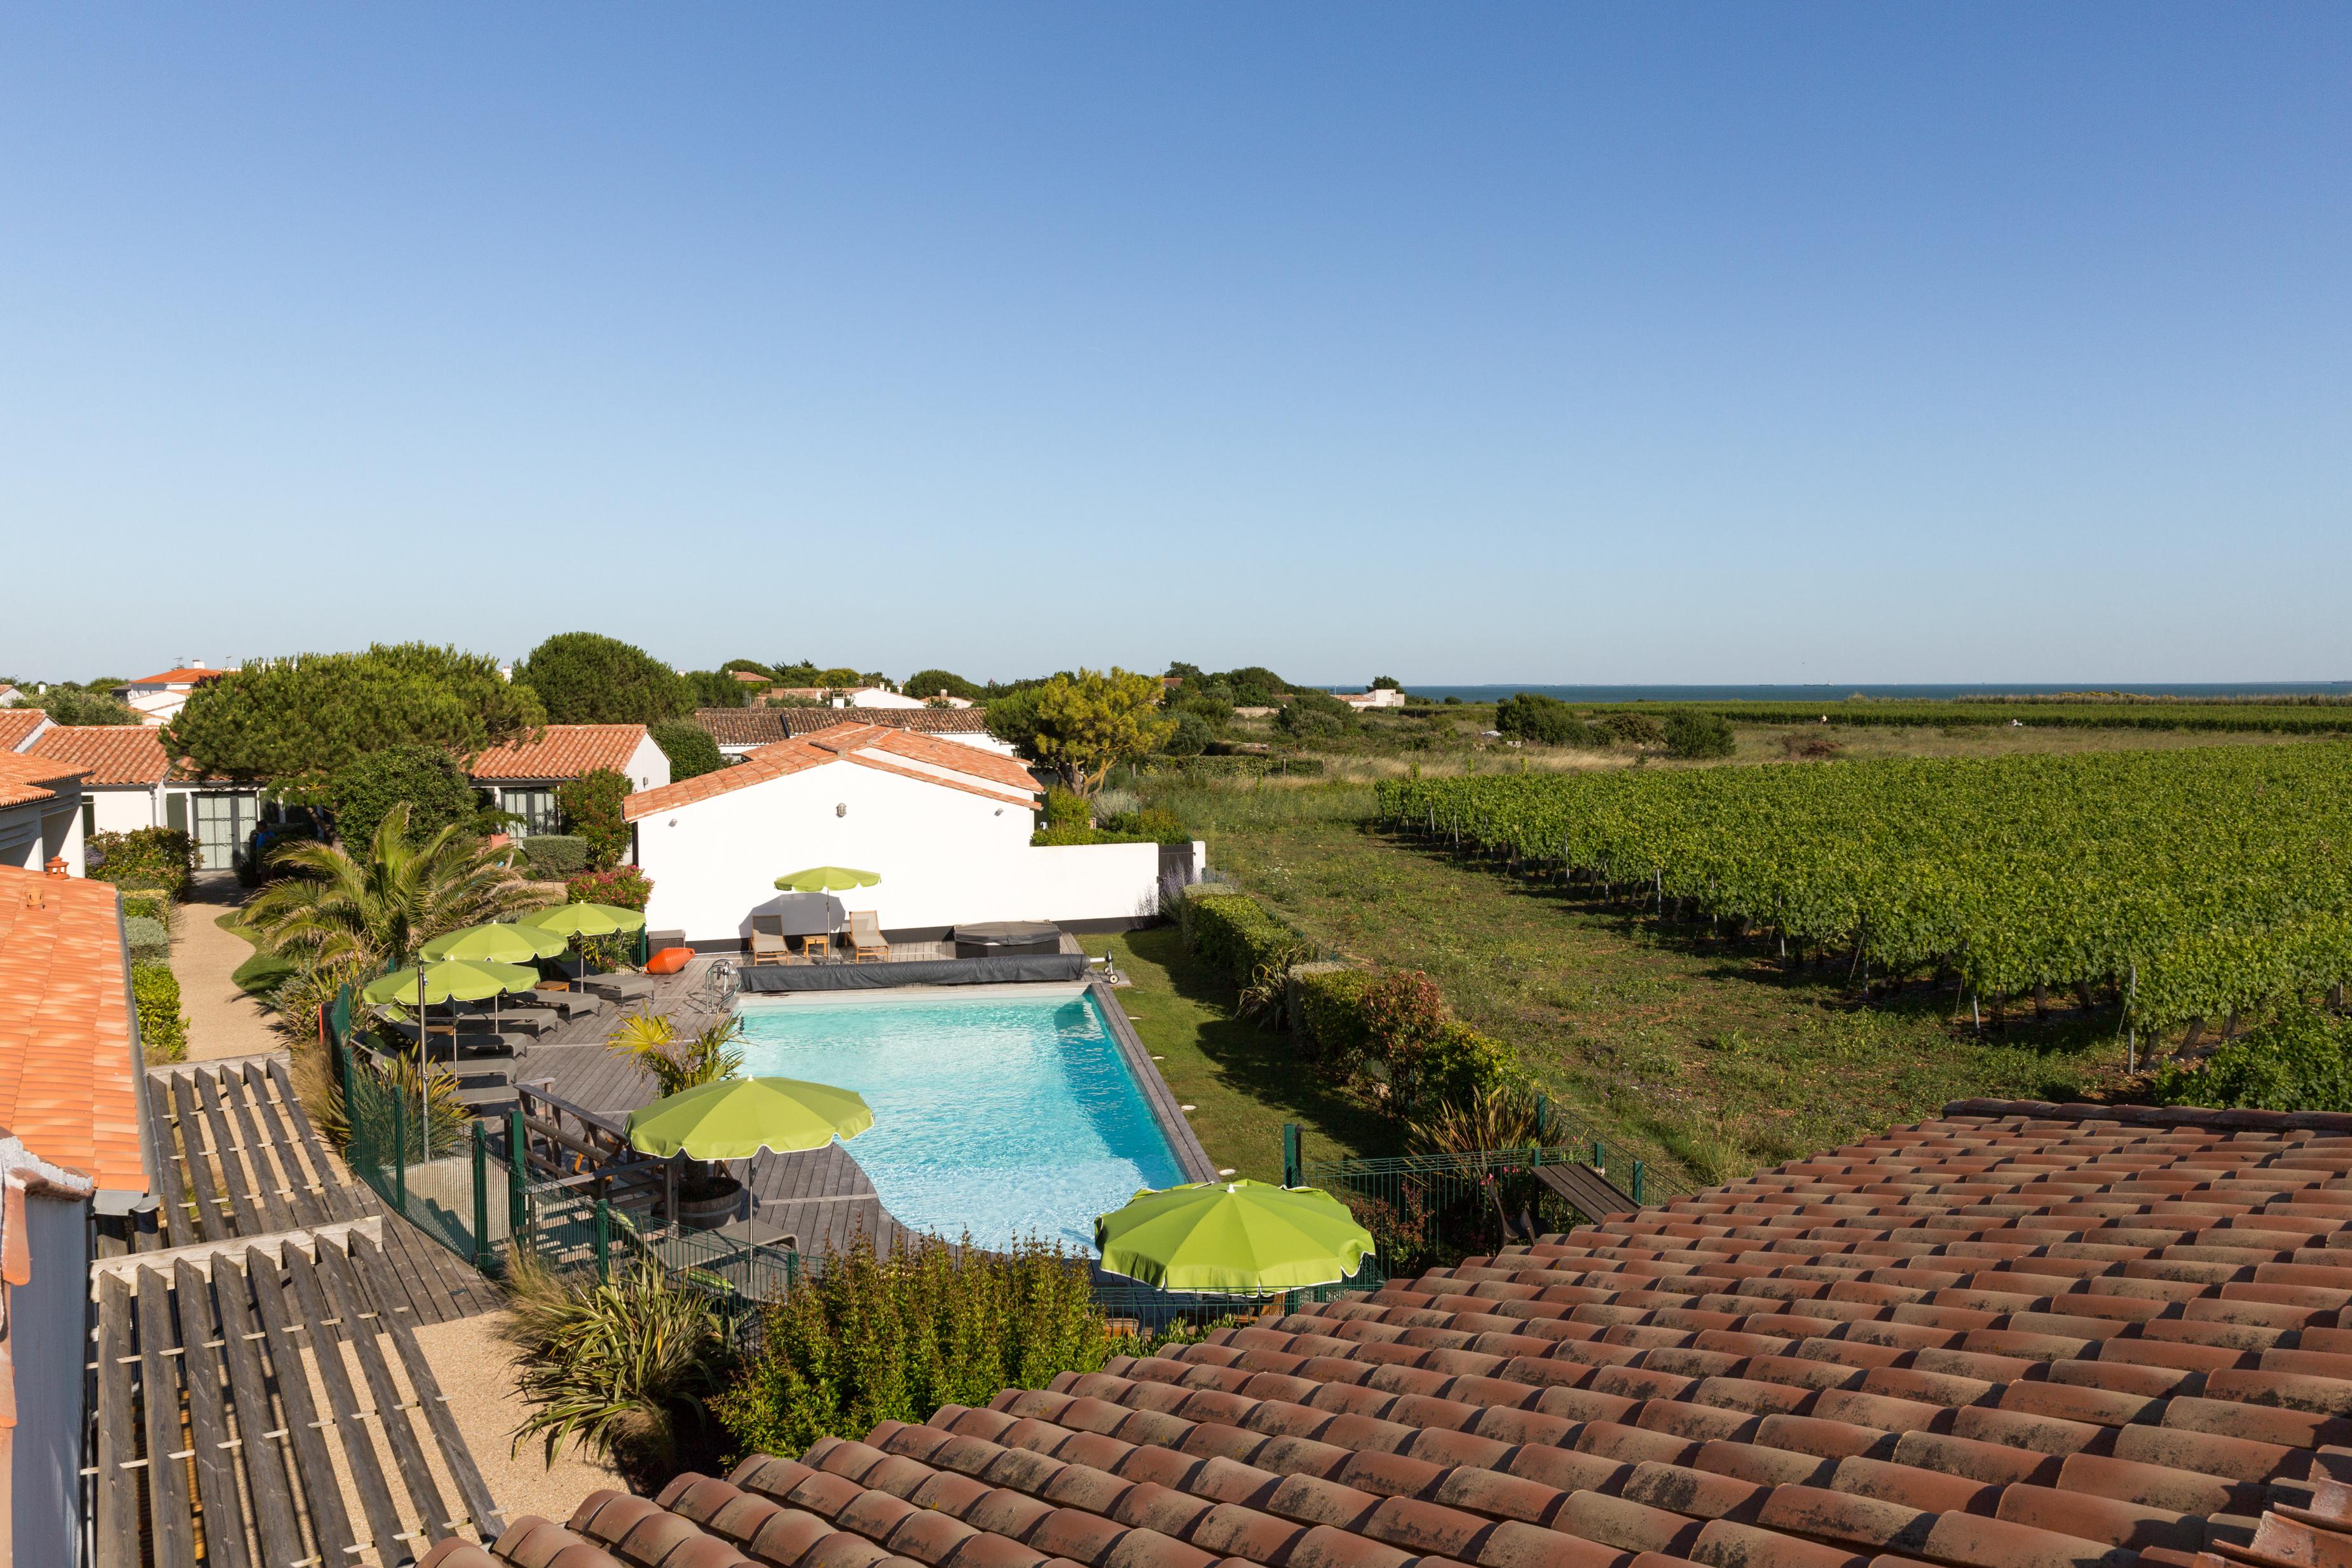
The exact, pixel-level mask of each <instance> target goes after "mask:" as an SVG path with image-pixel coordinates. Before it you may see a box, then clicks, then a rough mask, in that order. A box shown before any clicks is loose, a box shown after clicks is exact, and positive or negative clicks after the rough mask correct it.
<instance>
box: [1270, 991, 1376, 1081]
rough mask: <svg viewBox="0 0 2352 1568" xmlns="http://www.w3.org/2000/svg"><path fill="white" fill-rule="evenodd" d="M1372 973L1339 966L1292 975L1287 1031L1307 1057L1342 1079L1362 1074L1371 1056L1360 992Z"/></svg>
mask: <svg viewBox="0 0 2352 1568" xmlns="http://www.w3.org/2000/svg"><path fill="white" fill-rule="evenodd" d="M1371 983H1372V971H1371V970H1370V969H1359V968H1352V967H1346V966H1343V965H1338V964H1333V965H1328V966H1326V965H1320V964H1317V965H1307V966H1303V967H1297V968H1294V969H1292V970H1291V971H1290V991H1289V1004H1290V1027H1291V1032H1292V1033H1293V1034H1294V1035H1295V1036H1296V1037H1297V1039H1298V1040H1299V1042H1300V1044H1301V1045H1302V1046H1303V1047H1304V1049H1305V1051H1306V1053H1307V1054H1308V1055H1310V1056H1312V1057H1314V1059H1315V1060H1316V1061H1321V1062H1325V1063H1328V1065H1329V1066H1330V1067H1331V1068H1332V1069H1333V1070H1334V1071H1337V1072H1338V1073H1339V1074H1340V1076H1342V1077H1347V1078H1352V1077H1354V1076H1355V1075H1356V1074H1357V1073H1359V1072H1360V1071H1363V1066H1364V1062H1365V1060H1366V1058H1367V1057H1368V1056H1369V1054H1370V1050H1371V1037H1370V1033H1369V1032H1368V1031H1367V1030H1365V1028H1364V992H1365V989H1366V988H1369V987H1370V985H1371Z"/></svg>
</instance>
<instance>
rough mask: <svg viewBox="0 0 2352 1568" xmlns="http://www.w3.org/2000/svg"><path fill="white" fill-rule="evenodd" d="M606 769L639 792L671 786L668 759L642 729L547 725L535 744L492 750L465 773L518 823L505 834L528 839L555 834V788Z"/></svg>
mask: <svg viewBox="0 0 2352 1568" xmlns="http://www.w3.org/2000/svg"><path fill="white" fill-rule="evenodd" d="M600 768H611V769H612V770H613V771H614V772H615V773H619V774H621V775H623V776H624V777H625V778H626V779H628V781H629V783H630V785H631V787H632V788H634V789H639V790H646V789H660V788H661V787H662V786H663V785H665V784H667V783H668V782H669V755H668V754H667V752H665V751H663V750H662V748H661V747H659V746H657V745H656V744H655V742H654V737H653V736H652V734H651V733H650V732H648V731H647V730H646V727H645V726H644V725H641V724H551V725H549V726H548V727H547V733H546V734H545V735H543V736H541V737H540V738H539V739H537V740H519V741H516V742H514V743H513V744H511V745H509V746H494V747H491V748H490V749H489V750H488V751H485V752H483V753H482V754H481V755H480V756H479V757H477V758H474V760H473V761H472V763H471V764H469V765H468V766H467V769H466V774H467V778H469V779H472V780H473V781H474V783H475V784H476V785H477V786H478V787H479V788H480V789H487V790H488V791H489V793H490V798H491V799H490V803H491V804H492V805H494V806H496V807H498V808H499V810H502V811H512V812H514V813H515V814H516V815H517V816H519V817H520V818H521V819H522V821H520V822H519V823H516V824H515V825H513V826H512V827H510V828H509V830H508V831H509V832H511V833H513V834H514V836H515V837H517V838H528V837H530V835H531V834H533V833H551V832H554V831H557V826H558V821H559V818H560V816H561V812H560V811H559V810H558V809H557V806H556V800H555V792H556V790H557V789H561V788H562V786H564V785H565V784H568V783H570V782H571V781H572V779H582V778H585V777H586V776H587V775H589V774H591V773H593V772H596V771H597V770H598V769H600Z"/></svg>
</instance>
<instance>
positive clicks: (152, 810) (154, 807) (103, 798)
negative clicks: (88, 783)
mask: <svg viewBox="0 0 2352 1568" xmlns="http://www.w3.org/2000/svg"><path fill="white" fill-rule="evenodd" d="M82 798H83V799H84V800H88V801H89V802H90V803H91V805H92V806H94V807H95V808H96V812H95V815H96V816H97V818H98V831H100V832H101V833H128V832H134V831H137V830H139V829H141V828H160V827H162V826H163V800H162V795H161V791H159V790H154V789H88V788H85V789H83V791H82Z"/></svg>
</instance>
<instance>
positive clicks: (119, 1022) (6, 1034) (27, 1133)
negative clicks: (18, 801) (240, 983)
mask: <svg viewBox="0 0 2352 1568" xmlns="http://www.w3.org/2000/svg"><path fill="white" fill-rule="evenodd" d="M126 978H127V977H125V975H124V973H123V959H122V936H121V917H120V915H119V913H118V906H117V900H116V894H115V891H114V888H113V887H112V886H111V885H110V884H109V883H102V882H89V881H85V880H84V879H82V878H80V877H52V876H47V875H44V874H43V873H38V872H28V871H23V870H19V869H17V868H16V867H13V866H0V1126H5V1127H7V1128H8V1129H9V1130H10V1131H12V1132H14V1133H15V1134H16V1135H17V1136H18V1137H20V1138H22V1139H23V1140H24V1141H25V1145H26V1147H27V1148H29V1149H31V1150H32V1151H33V1152H34V1153H35V1154H37V1155H40V1156H41V1157H42V1158H43V1159H46V1160H48V1161H50V1162H52V1163H54V1164H57V1165H61V1166H71V1167H72V1168H74V1169H77V1170H79V1171H82V1172H85V1173H87V1174H88V1175H89V1176H91V1177H93V1178H94V1179H95V1180H96V1181H97V1183H98V1185H99V1186H101V1187H105V1188H109V1189H111V1190H114V1191H120V1192H145V1191H147V1190H148V1184H147V1173H146V1164H145V1157H144V1152H143V1150H144V1145H143V1143H142V1139H141V1136H140V1100H139V1084H138V1078H137V1075H136V1070H135V1069H134V1068H133V1067H132V1065H131V1019H130V1010H129V1005H128V1001H127V998H126V997H125V994H124V993H125V988H126V986H125V982H126Z"/></svg>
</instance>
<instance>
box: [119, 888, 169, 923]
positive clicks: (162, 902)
mask: <svg viewBox="0 0 2352 1568" xmlns="http://www.w3.org/2000/svg"><path fill="white" fill-rule="evenodd" d="M121 892H122V914H123V917H124V918H125V919H131V918H136V917H138V916H142V915H143V916H145V917H146V918H147V919H150V920H160V921H162V922H163V924H164V925H167V926H168V925H170V924H171V922H172V895H171V894H168V893H166V892H164V891H163V889H162V888H157V887H131V888H124V889H122V890H121Z"/></svg>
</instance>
